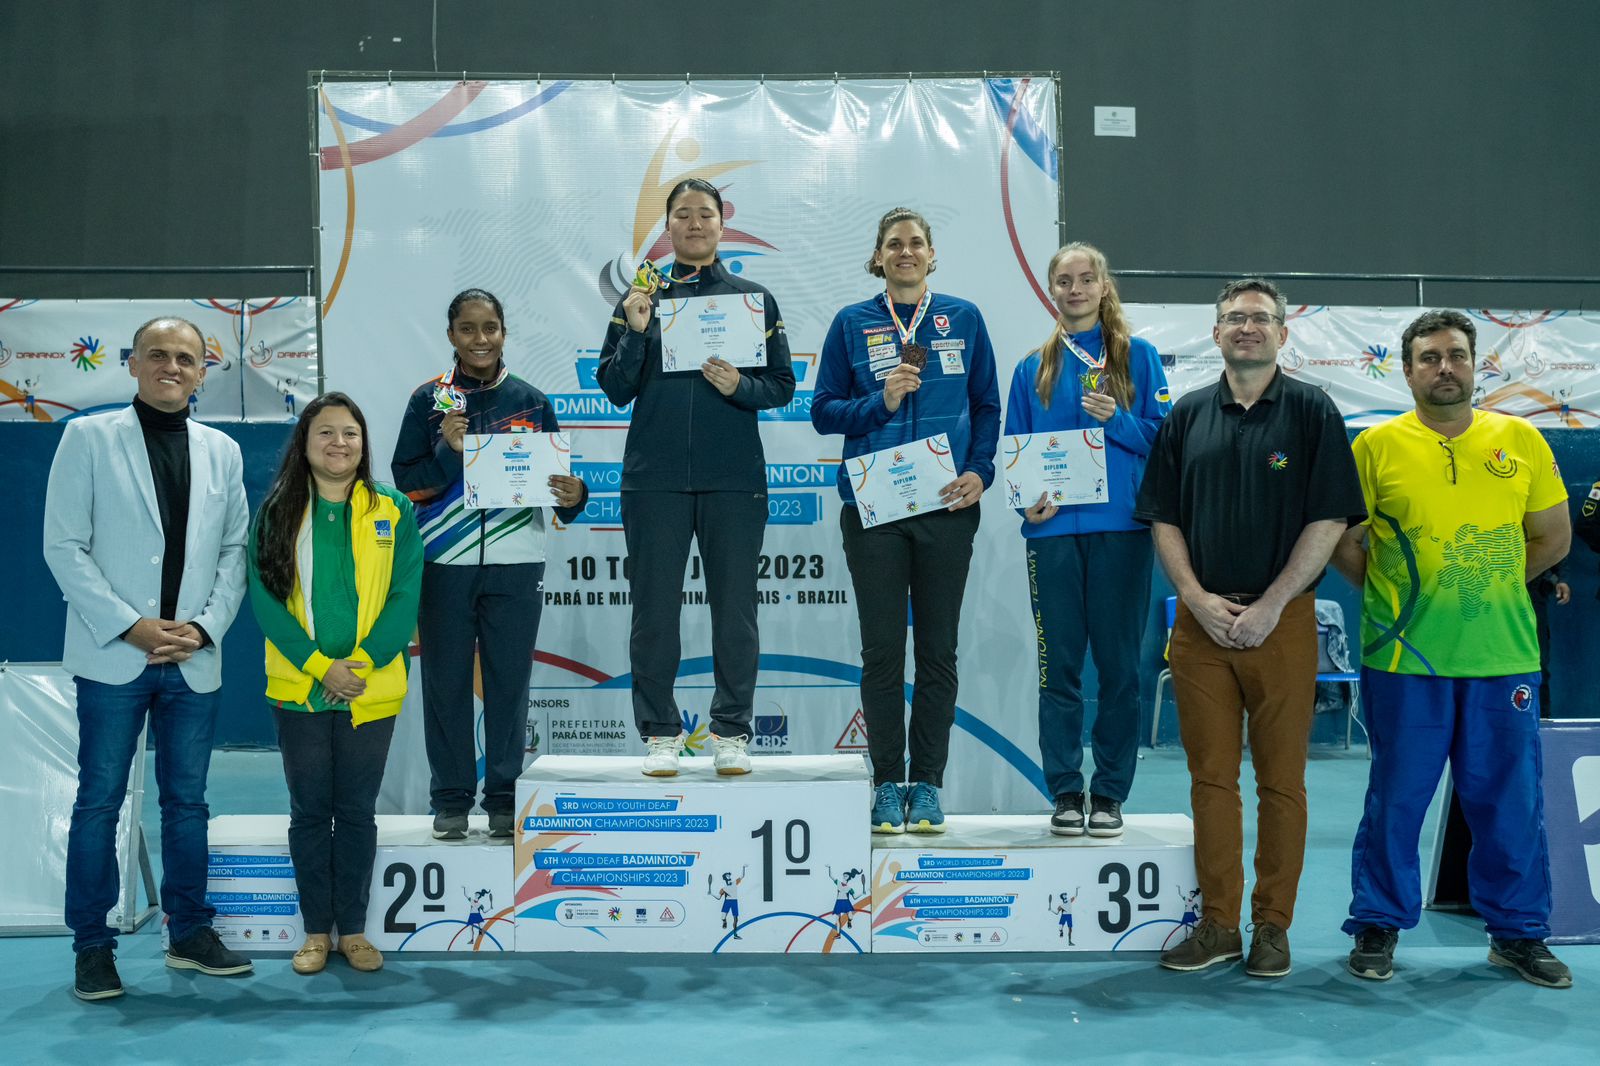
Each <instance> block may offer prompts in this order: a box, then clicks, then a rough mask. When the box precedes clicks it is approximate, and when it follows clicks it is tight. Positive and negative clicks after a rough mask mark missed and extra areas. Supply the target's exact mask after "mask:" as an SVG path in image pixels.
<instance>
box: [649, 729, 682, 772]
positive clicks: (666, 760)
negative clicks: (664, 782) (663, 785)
mask: <svg viewBox="0 0 1600 1066" xmlns="http://www.w3.org/2000/svg"><path fill="white" fill-rule="evenodd" d="M644 746H645V755H644V775H645V776H646V777H677V776H678V752H680V751H682V750H683V734H681V733H680V734H678V735H677V736H675V737H645V738H644Z"/></svg>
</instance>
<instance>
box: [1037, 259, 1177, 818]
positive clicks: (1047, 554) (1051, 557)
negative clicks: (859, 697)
mask: <svg viewBox="0 0 1600 1066" xmlns="http://www.w3.org/2000/svg"><path fill="white" fill-rule="evenodd" d="M1047 274H1048V277H1049V282H1050V295H1051V297H1052V298H1053V299H1054V300H1055V302H1056V308H1057V311H1058V317H1057V319H1056V326H1055V329H1054V330H1052V331H1051V333H1050V336H1049V338H1048V339H1046V341H1045V342H1044V344H1043V345H1042V346H1041V347H1040V348H1039V350H1038V351H1035V352H1032V353H1030V354H1029V355H1028V357H1027V358H1026V359H1024V360H1023V361H1022V362H1020V363H1018V364H1017V369H1016V372H1015V373H1014V374H1013V375H1012V377H1011V396H1010V398H1009V400H1008V402H1007V404H1006V433H1007V434H1027V433H1042V432H1050V431H1056V430H1081V429H1100V430H1103V431H1104V433H1105V453H1104V454H1105V461H1106V484H1107V488H1108V492H1109V499H1108V500H1107V501H1106V502H1105V503H1094V504H1076V505H1068V506H1062V507H1057V506H1055V505H1053V504H1049V503H1047V502H1046V501H1045V499H1044V497H1043V496H1041V497H1040V498H1039V500H1037V501H1034V502H1033V503H1031V505H1030V506H1028V507H1026V508H1023V509H1019V510H1020V511H1021V514H1022V516H1023V519H1024V521H1023V524H1022V535H1023V536H1024V537H1025V538H1027V546H1028V549H1027V550H1028V590H1029V592H1030V594H1031V595H1032V598H1033V617H1034V621H1035V624H1036V625H1037V627H1038V637H1039V640H1038V645H1039V751H1040V754H1041V755H1042V756H1043V759H1044V775H1045V783H1046V785H1047V786H1048V787H1049V789H1050V793H1051V795H1053V796H1054V797H1055V801H1056V810H1055V814H1054V816H1052V817H1051V819H1050V831H1051V832H1053V833H1056V834H1058V835H1062V836H1078V835H1081V834H1082V833H1083V832H1084V830H1085V826H1086V824H1087V829H1088V832H1089V834H1090V835H1091V836H1116V835H1118V834H1119V833H1121V832H1122V804H1123V803H1124V802H1125V801H1126V800H1127V798H1128V791H1129V789H1130V788H1131V787H1132V785H1133V768H1134V761H1135V759H1136V757H1137V753H1138V744H1139V706H1138V704H1139V643H1140V637H1141V636H1142V635H1143V632H1144V621H1145V614H1146V608H1147V605H1148V602H1149V599H1150V566H1151V558H1152V554H1151V544H1150V530H1149V527H1147V526H1145V525H1143V524H1142V523H1140V522H1138V521H1137V520H1135V519H1134V517H1133V505H1134V499H1135V497H1136V496H1137V495H1138V492H1139V482H1140V480H1141V479H1142V478H1143V477H1144V463H1145V457H1146V456H1147V455H1149V454H1150V445H1151V444H1152V443H1153V442H1154V441H1155V438H1156V430H1157V429H1158V428H1159V427H1160V425H1161V420H1162V419H1163V418H1165V417H1166V414H1167V409H1168V408H1169V407H1170V406H1171V402H1170V399H1169V397H1168V395H1167V377H1166V374H1165V373H1164V372H1163V371H1162V369H1161V359H1160V356H1158V355H1157V354H1156V350H1155V348H1154V347H1153V346H1152V345H1151V344H1150V343H1149V342H1148V341H1143V340H1140V339H1138V338H1137V337H1130V336H1129V335H1128V324H1127V322H1126V321H1125V320H1124V319H1123V317H1122V301H1121V300H1120V299H1118V297H1117V286H1116V282H1115V281H1114V280H1113V279H1112V277H1111V272H1110V270H1109V268H1108V267H1107V266H1106V257H1105V256H1104V255H1102V254H1101V253H1100V251H1099V250H1098V249H1096V248H1094V247H1092V246H1090V245H1087V244H1069V245H1067V246H1066V247H1064V248H1062V249H1061V250H1060V251H1058V252H1056V254H1055V255H1054V256H1053V257H1052V258H1051V260H1050V268H1049V270H1048V272H1047ZM1085 644H1087V645H1088V646H1089V648H1090V649H1091V650H1092V651H1093V653H1094V663H1095V669H1096V670H1097V671H1098V672H1099V675H1100V706H1099V713H1098V714H1097V715H1096V717H1095V723H1094V732H1093V738H1092V744H1093V747H1094V764H1095V773H1094V783H1093V786H1092V788H1091V790H1090V792H1091V795H1090V797H1089V804H1088V810H1087V812H1086V811H1085V804H1084V796H1083V793H1084V788H1083V784H1084V781H1083V772H1082V769H1081V767H1082V764H1083V688H1082V675H1083V653H1084V646H1085ZM1086 815H1087V818H1086Z"/></svg>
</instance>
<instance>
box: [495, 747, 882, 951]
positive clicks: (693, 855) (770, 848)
mask: <svg viewBox="0 0 1600 1066" xmlns="http://www.w3.org/2000/svg"><path fill="white" fill-rule="evenodd" d="M751 763H752V766H753V772H752V773H749V774H746V775H743V776H737V777H719V776H718V775H717V774H716V772H715V771H714V770H713V769H712V765H711V760H710V759H704V758H685V759H684V760H683V762H682V770H681V771H680V773H679V774H678V776H676V777H645V776H644V775H643V774H642V773H641V772H640V760H639V759H638V758H616V757H608V756H584V755H546V756H543V757H541V758H539V759H537V760H535V761H534V763H533V765H531V766H530V767H528V769H527V770H526V771H524V773H523V774H522V776H521V777H520V778H519V779H518V781H517V806H516V809H517V837H516V871H515V885H516V897H515V907H516V928H517V941H516V949H517V951H519V952H522V951H647V952H663V951H671V952H710V953H718V952H785V953H798V954H815V953H822V954H828V953H831V952H843V953H850V954H855V953H864V952H866V951H868V950H870V947H871V925H872V921H871V912H870V908H869V900H868V898H867V880H866V878H867V873H866V871H867V870H868V868H869V854H870V853H869V843H868V836H869V832H868V830H869V826H868V821H867V814H868V807H869V795H870V792H871V778H870V775H869V773H868V771H867V767H866V762H865V760H864V759H862V758H861V757H860V756H859V755H825V756H808V755H794V756H767V757H762V756H756V757H753V758H752V759H751Z"/></svg>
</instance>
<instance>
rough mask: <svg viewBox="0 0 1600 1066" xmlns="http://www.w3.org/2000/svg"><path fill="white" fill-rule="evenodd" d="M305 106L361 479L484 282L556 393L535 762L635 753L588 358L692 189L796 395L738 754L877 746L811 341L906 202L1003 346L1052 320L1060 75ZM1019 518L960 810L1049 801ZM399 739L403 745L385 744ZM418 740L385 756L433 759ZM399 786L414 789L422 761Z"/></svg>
mask: <svg viewBox="0 0 1600 1066" xmlns="http://www.w3.org/2000/svg"><path fill="white" fill-rule="evenodd" d="M318 104H319V112H320V114H319V129H318V135H317V136H318V144H319V145H320V146H321V148H322V159H321V165H322V168H323V169H322V180H321V184H320V188H319V200H320V218H319V222H320V224H321V227H322V228H321V232H322V247H321V265H322V279H323V293H322V296H323V307H322V310H323V344H324V348H325V351H326V353H327V355H326V359H325V372H326V381H327V387H328V388H331V389H340V390H343V391H345V392H349V393H351V394H353V395H354V396H355V397H356V398H357V399H358V401H359V402H360V403H361V404H362V406H363V408H364V409H365V412H366V415H367V418H368V421H369V424H370V426H371V437H372V440H373V442H374V445H375V450H376V451H377V453H378V454H377V455H376V456H375V458H376V459H377V462H376V464H375V465H376V469H377V470H379V471H387V469H388V465H389V464H388V461H389V450H390V449H391V448H392V445H393V442H394V439H395V435H396V433H397V431H398V427H399V421H400V415H401V412H402V410H403V408H404V406H405V402H406V398H407V397H408V395H409V394H410V392H411V391H412V389H414V388H415V387H416V386H417V385H418V384H420V383H421V382H422V381H424V380H425V379H427V378H429V377H431V376H433V375H437V374H439V373H441V372H442V371H443V370H445V369H446V368H447V367H448V366H449V365H450V362H451V350H450V346H449V344H448V343H447V342H446V340H445V330H446V327H447V320H446V313H445V312H446V307H447V305H448V303H449V301H450V298H451V296H453V295H454V294H455V293H456V292H458V291H460V290H462V289H465V288H468V287H471V286H481V287H483V288H487V289H489V290H490V291H492V292H494V293H495V294H496V295H498V296H499V297H500V298H501V300H502V301H503V303H504V305H505V310H506V329H507V341H506V358H507V361H508V363H509V365H510V367H511V369H512V371H513V372H514V373H516V374H518V375H520V376H522V377H524V378H526V379H527V380H528V381H530V382H532V383H533V384H534V385H536V386H537V387H539V388H540V389H542V390H543V391H544V392H546V393H547V394H549V395H550V397H551V399H552V402H553V403H554V404H555V405H556V410H557V413H558V415H559V416H560V419H561V424H562V428H563V429H570V430H571V431H572V434H573V452H574V455H573V468H574V472H575V473H578V474H580V475H581V476H583V477H584V478H585V479H586V480H587V481H588V482H589V485H590V490H591V493H592V499H591V502H590V504H589V507H588V510H587V512H586V513H585V514H584V515H583V516H582V518H581V519H580V521H578V522H577V523H575V524H574V525H573V526H572V527H570V528H567V529H561V530H553V531H551V532H550V534H549V539H548V548H547V552H548V558H549V562H548V564H547V569H546V573H545V589H546V605H545V609H544V617H543V620H542V623H541V625H540V632H539V640H538V653H537V664H536V667H535V671H534V678H533V690H532V692H531V694H530V696H531V704H532V710H533V712H534V721H535V723H536V724H535V726H534V729H533V730H532V731H533V732H534V733H536V734H537V738H536V739H537V742H538V745H539V747H540V750H541V751H546V752H556V753H587V754H605V755H616V754H626V753H632V752H642V747H641V746H640V745H639V743H638V740H637V739H636V737H635V735H634V729H633V712H632V709H631V705H630V701H629V677H628V670H629V666H628V631H629V617H630V608H629V606H628V595H627V592H628V583H627V580H626V578H625V576H624V571H623V568H624V557H625V555H626V551H625V549H624V545H623V538H622V529H621V516H620V510H619V504H620V499H619V496H618V481H619V478H620V475H621V459H622V449H623V441H624V438H625V435H626V428H627V420H628V412H627V411H626V410H625V409H618V408H616V407H613V406H612V405H611V404H610V403H609V402H608V401H607V400H606V398H605V396H604V395H603V394H602V393H601V391H600V390H599V388H598V386H597V385H596V382H595V371H596V368H597V365H598V356H599V351H598V348H599V345H600V341H601V338H602V337H603V335H604V333H605V329H606V325H607V323H608V321H609V319H610V316H611V311H612V308H613V306H614V305H615V303H616V301H617V300H618V299H619V297H620V294H621V293H622V292H623V291H624V290H625V289H626V288H627V285H628V282H629V281H630V280H631V279H632V277H633V275H634V272H635V270H636V268H637V267H638V264H639V262H640V260H642V259H645V258H652V259H655V260H656V261H657V262H658V263H661V262H663V261H664V260H669V259H670V258H671V254H672V253H671V247H670V245H669V244H668V242H667V240H666V238H665V231H664V228H663V225H662V223H663V216H664V212H665V200H666V193H667V192H668V190H669V189H670V188H671V187H672V185H673V184H675V183H676V182H677V181H679V180H681V179H682V178H685V177H700V178H704V179H707V180H709V181H712V182H714V183H715V184H716V185H717V186H718V187H719V188H720V189H721V190H722V192H723V197H724V200H725V203H726V204H727V220H726V225H725V229H724V232H723V239H722V244H721V249H720V251H721V255H722V259H723V261H724V263H726V264H727V266H728V269H730V270H731V271H734V272H736V273H741V274H744V275H745V276H747V277H750V278H751V279H753V280H756V281H759V282H760V283H761V284H763V285H765V286H767V287H768V288H770V289H771V290H772V292H773V294H774V295H775V297H776V299H777V301H778V305H779V307H780V308H781V310H782V312H783V318H784V321H785V323H786V325H787V328H788V334H789V343H790V346H791V348H792V350H793V352H794V369H795V376H796V378H797V379H798V390H797V392H796V395H795V399H794V402H793V403H792V404H790V405H789V406H788V407H787V408H785V409H783V410H779V411H771V412H766V413H765V414H764V415H763V425H762V436H763V440H764V443H765V447H766V454H767V462H768V464H769V469H768V474H769V481H770V483H771V496H770V509H771V517H770V522H769V525H768V528H767V535H766V544H765V548H764V553H763V556H762V559H761V579H760V589H761V596H762V604H761V609H760V610H761V614H760V619H761V627H762V628H761V634H762V670H761V676H760V687H759V688H758V690H757V693H756V708H755V714H756V719H755V727H754V728H755V734H756V735H755V739H754V744H753V749H754V750H755V751H757V752H772V753H777V752H794V753H832V752H835V751H848V752H860V751H864V750H865V730H864V729H863V727H862V726H863V724H862V722H861V719H860V710H859V708H860V703H859V700H858V698H857V690H856V684H857V682H858V680H859V671H860V638H859V635H858V629H857V625H856V614H855V605H854V603H853V592H852V591H851V587H850V577H849V573H848V571H847V570H846V567H845V563H844V556H843V552H842V550H841V547H840V541H839V532H838V520H839V506H840V505H839V497H838V493H837V491H836V489H835V488H834V478H835V474H836V471H837V465H838V461H839V453H840V448H841V444H842V438H839V437H828V438H822V437H818V436H817V434H816V432H815V431H814V430H813V429H812V427H811V423H810V402H811V389H812V388H813V387H814V385H815V379H816V367H817V354H816V353H817V352H818V351H819V350H820V348H821V345H822V339H823V335H824V333H825V332H826V330H827V327H828V324H829V323H830V322H831V321H832V317H833V314H834V312H835V311H837V310H838V308H839V307H841V306H843V305H844V304H847V303H852V302H854V301H857V300H861V299H864V298H866V297H868V296H870V295H872V294H873V293H874V292H876V291H878V290H879V289H880V288H881V285H882V282H881V281H878V280H877V279H874V278H872V277H871V276H870V275H869V274H867V272H866V271H865V269H864V264H865V263H866V260H867V259H868V257H869V255H870V254H871V251H872V244H873V238H874V236H875V234H876V226H877V220H878V218H879V217H880V216H881V215H882V214H883V213H884V212H885V211H886V210H888V209H889V208H891V207H895V206H897V205H900V204H905V205H908V206H911V207H913V208H915V209H917V210H919V211H921V212H922V213H923V214H924V215H926V216H927V218H928V219H929V222H930V224H931V226H932V229H933V239H934V244H935V247H936V248H937V250H938V253H939V257H938V263H939V266H938V273H937V274H936V275H935V277H934V284H935V285H936V287H937V288H938V289H939V290H940V291H943V292H950V293H954V294H956V295H959V296H962V297H965V298H967V299H971V300H973V301H974V302H976V303H977V304H978V305H979V306H980V307H982V308H983V309H984V312H985V315H986V317H987V320H988V324H989V329H990V331H991V334H992V336H993V338H994V341H995V346H996V349H997V350H998V351H1000V352H1004V353H1018V352H1020V351H1022V350H1023V349H1025V348H1027V347H1028V346H1030V345H1032V344H1034V343H1037V342H1038V340H1039V339H1040V338H1042V337H1043V335H1044V334H1045V333H1046V332H1047V331H1048V329H1049V327H1050V315H1049V313H1048V311H1047V310H1046V304H1045V303H1044V302H1043V300H1042V297H1041V295H1040V292H1039V289H1040V284H1041V283H1040V282H1039V281H1038V280H1036V278H1035V274H1036V273H1037V272H1038V271H1040V270H1042V269H1043V264H1044V263H1045V262H1046V261H1047V260H1048V258H1049V256H1050V254H1051V252H1053V251H1054V249H1055V247H1056V235H1057V234H1056V218H1057V214H1058V211H1057V204H1058V180H1057V173H1056V159H1057V155H1056V150H1055V143H1054V136H1055V133H1054V131H1055V130H1056V129H1057V128H1058V123H1057V119H1056V111H1055V85H1054V83H1053V82H1052V81H1050V80H1049V79H1043V80H1039V79H1034V80H1024V79H1008V78H992V79H988V80H980V79H949V80H934V79H930V80H926V81H925V80H920V79H919V80H916V81H907V80H904V79H899V80H893V81H888V80H885V81H850V80H845V81H837V82H836V81H834V80H831V79H830V80H826V81H788V82H780V81H772V80H768V81H766V82H764V83H759V82H756V81H748V82H715V83H704V82H695V83H691V84H685V83H683V82H676V83H674V82H618V83H616V84H613V83H612V82H610V81H609V80H607V81H593V82H589V81H560V82H536V81H532V80H529V81H497V82H455V81H440V82H402V83H395V84H388V83H387V80H386V79H378V80H376V81H373V82H360V83H356V82H342V83H335V82H329V83H326V84H324V85H322V86H320V87H319V91H318ZM1006 370H1007V371H1009V367H1007V368H1006ZM1005 386H1006V381H1005V380H1004V378H1002V381H1001V383H1000V387H1001V391H1002V395H1003V394H1004V389H1005ZM1011 524H1012V523H1011V519H1010V516H1009V515H1007V514H1005V513H1004V512H1003V511H1002V510H1000V509H999V508H993V509H991V515H990V517H989V520H988V521H987V522H985V524H984V525H985V529H984V533H983V536H984V537H985V539H986V540H988V541H990V543H989V547H988V550H987V551H984V552H983V555H984V557H986V558H989V559H992V560H993V564H992V565H990V564H985V566H986V567H987V569H986V571H985V570H980V571H979V572H978V573H975V574H974V576H973V580H972V581H971V583H970V584H969V587H968V593H967V595H968V604H969V610H968V612H967V617H968V619H969V624H968V629H967V631H966V632H964V633H963V635H962V640H963V644H962V662H963V666H964V669H963V675H964V676H963V684H962V690H961V698H960V704H961V712H960V714H959V716H958V724H957V732H956V737H955V740H954V743H953V747H952V754H951V760H950V762H951V770H950V775H949V778H948V784H949V792H948V801H949V803H950V804H951V806H952V807H953V808H955V809H967V810H985V811H987V810H993V809H1001V808H1003V809H1007V810H1010V809H1016V808H1018V807H1023V806H1031V807H1039V806H1041V805H1042V804H1043V802H1044V801H1043V797H1042V795H1041V793H1040V791H1039V789H1038V787H1037V785H1036V781H1037V780H1038V778H1039V771H1038V768H1037V762H1038V756H1037V750H1036V744H1035V742H1034V740H1033V738H1032V736H1031V735H1030V727H1029V726H1028V725H1027V723H1028V722H1029V721H1030V720H1031V718H1032V712H1031V711H1030V710H1028V709H1027V708H1026V704H1027V703H1028V702H1029V701H1030V700H1031V692H1030V691H1029V690H1028V686H1027V685H1026V680H1027V678H1028V677H1029V676H1030V675H1031V673H1032V666H1031V664H1030V663H1027V662H1025V661H1024V660H1025V659H1026V657H1027V655H1029V654H1031V651H1030V649H1031V648H1032V646H1033V642H1032V640H1031V639H1027V640H1023V639H1007V640H996V639H995V637H996V635H997V634H999V633H1001V632H1016V633H1025V632H1026V628H1025V627H1026V626H1027V624H1028V621H1027V619H1028V612H1027V609H1026V605H1027V586H1026V582H1025V574H1024V571H1023V568H1022V561H1021V559H1022V555H1021V548H1020V544H1019V543H1018V542H1019V540H1020V538H1019V537H1018V536H1017V535H1016V533H1015V531H1014V530H1013V529H1012V528H1011ZM704 590H705V583H704V580H703V578H702V577H701V575H700V574H699V572H698V567H697V560H692V561H691V564H690V572H689V574H688V575H687V577H686V581H685V595H686V606H685V610H684V612H683V654H684V662H683V673H682V676H681V678H680V685H679V687H678V698H679V701H680V705H681V706H682V707H683V709H684V716H685V726H686V729H687V731H688V733H689V735H690V747H691V748H694V749H699V748H700V747H701V746H702V745H703V744H704V743H705V740H706V736H707V725H706V723H707V720H708V715H707V709H708V706H709V703H710V697H711V689H712V679H711V663H710V621H709V617H708V615H707V611H706V608H705V607H704V606H702V603H703V597H704ZM414 679H415V676H414ZM419 695H420V694H419V693H417V692H415V691H414V692H413V694H412V696H410V697H408V700H407V710H406V713H407V714H408V715H409V714H413V713H415V712H416V711H418V710H420V706H419V705H420V699H419ZM412 732H417V733H420V731H412ZM408 736H410V732H408V731H406V730H402V731H401V732H399V733H397V734H396V742H395V743H396V747H397V748H401V747H402V744H403V742H404V740H405V738H406V737H408ZM416 741H420V736H417V737H414V738H413V745H408V747H409V751H404V752H397V753H396V754H397V756H399V757H400V758H402V759H404V760H406V761H408V762H409V761H415V760H420V759H422V753H421V750H420V744H416V743H415V742H416ZM395 770H396V767H395V764H394V759H391V772H394V771H395ZM409 776H410V778H411V780H412V781H413V782H414V784H413V786H412V787H411V788H409V789H406V790H405V791H406V792H407V793H408V795H409V796H412V797H415V796H416V794H417V792H418V791H419V790H420V786H421V785H422V784H423V782H424V780H425V771H423V772H421V773H414V774H411V775H409ZM397 791H399V790H397V789H391V788H389V787H386V788H385V806H386V808H388V809H394V807H397V806H406V807H409V808H411V809H418V807H417V805H418V801H417V800H416V799H414V798H413V799H409V800H407V801H405V802H404V803H400V802H396V797H395V792H397ZM420 803H421V809H425V805H426V793H425V791H422V795H421V798H420ZM391 804H393V806H391Z"/></svg>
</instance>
